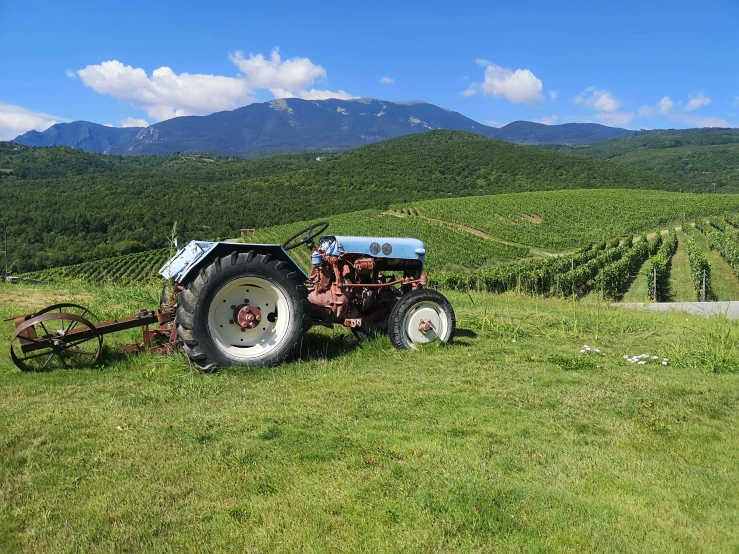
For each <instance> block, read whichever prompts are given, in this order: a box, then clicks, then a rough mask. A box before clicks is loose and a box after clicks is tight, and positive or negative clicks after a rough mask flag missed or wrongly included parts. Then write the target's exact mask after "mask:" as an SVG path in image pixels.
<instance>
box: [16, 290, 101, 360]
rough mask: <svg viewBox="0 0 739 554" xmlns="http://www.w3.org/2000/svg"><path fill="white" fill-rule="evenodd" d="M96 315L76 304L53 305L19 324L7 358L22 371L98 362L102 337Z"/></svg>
mask: <svg viewBox="0 0 739 554" xmlns="http://www.w3.org/2000/svg"><path fill="white" fill-rule="evenodd" d="M91 320H95V321H96V322H97V321H98V319H97V317H96V316H95V314H93V313H92V312H90V310H88V309H87V308H85V307H83V306H79V305H77V304H68V303H64V304H55V305H53V306H49V307H48V308H44V309H43V310H40V311H39V312H37V313H35V314H34V315H33V316H32V317H31V318H30V319H27V320H26V321H23V322H22V323H20V324H19V325H18V326H17V327H16V329H15V332H14V333H13V336H12V338H11V341H10V357H11V358H12V360H13V363H15V365H16V366H17V367H18V369H20V370H21V371H50V370H52V369H59V368H68V367H80V366H89V365H92V364H94V363H95V362H96V361H97V358H98V356H99V355H100V352H101V350H102V346H103V336H102V335H101V334H100V333H99V332H98V330H97V329H96V327H95V324H94V323H93V322H92V321H91Z"/></svg>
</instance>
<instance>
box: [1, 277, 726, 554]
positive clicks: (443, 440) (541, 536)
mask: <svg viewBox="0 0 739 554" xmlns="http://www.w3.org/2000/svg"><path fill="white" fill-rule="evenodd" d="M450 296H451V300H452V302H453V304H454V305H455V308H456V310H457V314H458V318H459V319H458V321H459V323H458V325H459V328H460V333H459V336H458V341H457V343H456V345H454V346H452V347H448V348H440V347H436V348H428V349H423V350H421V351H418V352H394V351H392V350H391V349H390V345H389V341H388V340H387V339H386V338H379V339H376V340H375V341H373V342H370V343H368V344H366V345H364V346H361V347H359V346H357V345H356V344H355V343H354V341H353V339H351V338H350V336H349V335H348V334H347V333H346V332H345V331H344V330H335V331H323V332H320V331H312V332H311V334H310V339H309V340H308V341H307V343H306V345H305V348H304V354H305V358H304V360H303V361H302V362H295V363H291V364H286V365H284V366H282V367H279V368H276V369H261V370H256V369H255V370H248V369H231V370H228V371H224V372H221V373H219V374H216V375H201V374H198V373H194V374H193V373H190V372H189V371H188V366H187V363H186V361H185V360H184V359H183V358H182V357H181V356H175V357H169V358H150V357H148V356H138V357H113V356H110V355H109V362H108V366H107V367H105V368H104V369H102V370H95V371H84V370H82V371H80V370H77V371H74V370H72V371H64V372H54V373H49V374H22V373H20V372H18V371H17V370H16V369H15V368H14V366H12V364H11V363H10V361H9V360H8V358H7V354H5V353H2V354H0V425H1V426H2V428H3V433H2V435H1V436H0V444H1V447H0V512H2V513H3V514H4V517H3V518H0V550H5V551H9V550H10V551H12V550H13V549H15V548H17V549H19V550H24V551H43V552H73V551H92V550H96V551H165V550H170V551H178V552H184V551H198V552H203V551H233V552H243V551H251V550H254V551H269V552H295V551H299V550H301V551H315V552H337V551H346V552H358V551H359V552H362V551H366V552H376V551H398V550H409V551H436V550H439V551H444V552H471V551H480V552H491V551H501V550H506V551H555V552H556V551H569V552H572V551H578V552H585V551H620V552H650V553H652V552H675V551H689V552H715V551H730V550H732V549H736V548H737V546H739V530H738V528H737V526H736V514H737V512H738V511H739V435H737V431H736V429H737V428H739V415H737V414H739V411H738V410H737V408H738V407H739V405H738V400H737V395H736V390H737V387H739V373H733V374H725V373H724V374H714V373H712V369H727V368H728V366H729V365H730V364H734V367H735V366H736V360H737V359H739V324H738V323H737V322H734V323H729V322H726V321H722V320H715V319H714V320H710V321H707V320H704V319H700V318H698V317H694V316H687V315H685V314H654V313H641V312H628V311H621V310H616V309H613V308H608V307H606V306H603V305H599V304H595V305H589V306H586V305H581V304H572V303H568V302H565V301H555V300H547V301H542V300H535V299H529V298H520V297H516V296H508V295H504V296H497V297H496V296H487V295H478V294H473V295H466V294H464V295H462V294H453V295H450ZM0 298H2V302H0V317H8V316H10V315H14V314H15V313H18V312H24V311H27V309H28V308H31V307H40V306H43V305H45V304H48V303H51V302H53V301H55V300H61V299H65V300H77V301H79V302H81V303H84V304H87V305H90V306H91V307H92V308H93V309H94V310H95V311H98V312H100V314H99V315H101V316H103V317H108V316H111V315H124V314H128V313H131V312H132V311H134V310H136V309H138V308H140V307H141V306H142V305H149V304H151V305H154V304H155V303H156V299H157V292H156V290H151V291H148V290H143V289H120V288H119V289H114V288H106V289H99V290H95V289H76V290H70V291H57V290H54V289H47V288H43V287H41V288H30V287H23V286H20V287H10V286H8V285H0ZM534 314H536V315H535V316H534ZM10 332H11V324H10V323H8V322H5V323H2V324H0V334H2V335H3V336H8V335H9V334H10ZM720 334H725V336H726V340H725V341H724V345H725V346H724V348H723V349H722V350H720V349H717V348H715V347H713V345H714V344H715V342H716V340H717V337H718V336H719V335H720ZM123 335H124V336H122V337H120V336H118V335H115V336H111V337H110V338H111V344H112V345H115V344H119V343H120V341H126V340H132V339H133V338H134V336H135V335H134V334H133V332H131V333H130V334H128V335H127V334H126V333H123ZM126 335H127V336H126ZM514 340H515V342H514ZM116 341H118V342H116ZM585 343H587V344H589V345H591V346H592V347H596V346H597V347H600V348H602V349H604V351H605V352H606V353H607V355H606V356H605V357H603V358H585V357H583V356H582V355H581V354H579V350H580V348H581V347H582V345H583V344H585ZM625 353H628V354H640V353H649V354H655V355H659V356H668V357H670V359H671V365H670V366H668V367H663V366H661V365H651V364H650V365H644V366H638V365H632V364H627V363H626V362H625V361H624V360H623V358H622V357H621V355H622V354H625ZM735 369H737V368H736V367H735Z"/></svg>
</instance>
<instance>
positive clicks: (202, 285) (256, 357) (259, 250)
mask: <svg viewBox="0 0 739 554" xmlns="http://www.w3.org/2000/svg"><path fill="white" fill-rule="evenodd" d="M328 226H329V224H328V222H325V221H323V222H320V223H316V224H314V225H311V226H310V227H308V228H306V229H303V230H301V231H300V232H298V233H296V234H295V235H293V236H292V237H290V238H289V239H288V240H287V241H285V243H283V244H282V245H279V244H245V243H237V242H204V241H192V242H190V243H189V244H187V245H186V246H185V247H184V248H182V249H180V250H179V251H178V252H177V253H176V254H175V255H174V256H173V257H172V258H171V259H170V260H168V261H167V262H166V263H165V264H164V265H163V266H162V268H161V269H160V270H159V273H160V275H162V276H163V277H164V278H165V279H168V280H171V281H172V282H173V283H174V289H173V292H172V294H171V295H168V299H167V298H165V300H164V301H163V302H162V304H161V306H160V308H159V309H156V310H142V311H141V312H138V313H137V314H135V315H134V316H130V317H128V318H120V319H117V320H113V321H108V322H103V323H97V322H95V321H93V319H94V316H93V315H92V314H91V313H90V311H89V310H87V309H85V308H82V307H81V306H76V305H74V304H59V305H55V306H51V307H49V308H45V309H44V310H41V311H40V312H37V313H35V314H26V315H24V316H18V317H17V318H14V319H15V322H16V330H15V333H14V334H13V337H12V340H11V356H12V358H13V361H14V362H15V363H16V365H18V367H20V368H21V369H25V370H29V369H31V370H34V369H35V370H38V369H42V368H40V367H39V366H40V365H41V363H44V366H43V368H46V367H48V364H49V363H50V360H51V359H53V358H54V356H57V357H58V358H59V359H60V360H61V362H62V363H63V364H64V365H65V366H66V365H67V363H66V360H74V361H91V360H94V359H97V356H98V355H99V353H100V348H101V346H102V335H104V334H107V333H111V332H115V331H117V330H121V329H124V328H126V329H128V328H132V327H136V326H140V327H143V328H144V331H143V334H144V340H143V343H142V344H139V345H130V346H129V347H124V351H135V350H143V349H148V350H153V351H160V352H161V351H171V350H173V349H174V348H175V347H176V345H177V344H178V343H180V344H181V345H182V348H183V350H184V352H185V353H186V354H187V356H188V357H189V358H190V360H191V361H192V362H193V363H194V364H195V365H196V366H197V367H198V368H199V369H200V370H202V371H206V372H209V371H213V370H215V369H217V368H222V367H228V366H235V365H249V366H270V365H276V364H279V363H282V362H283V361H284V360H286V359H287V358H289V357H291V356H295V355H297V354H299V352H300V349H301V346H302V343H303V339H304V337H305V334H306V332H307V331H308V329H309V328H310V327H311V326H313V325H321V326H325V327H333V326H334V325H343V326H345V327H348V328H350V329H351V330H352V332H353V333H354V335H355V336H356V337H357V338H358V339H359V340H364V339H366V338H367V337H369V336H370V335H372V334H373V333H378V332H384V331H386V332H387V333H388V334H389V336H390V341H391V342H392V344H393V346H394V347H395V348H397V349H401V350H404V349H411V348H416V347H417V346H418V345H422V344H427V343H430V342H434V341H442V342H445V343H449V342H451V341H452V339H453V337H454V332H455V328H456V319H455V315H454V309H453V308H452V306H451V304H450V303H449V301H448V300H447V299H446V298H445V297H444V296H443V295H442V294H440V293H439V292H437V291H436V290H433V289H430V288H426V287H427V285H428V279H427V277H426V275H425V274H424V273H423V267H424V260H425V257H426V247H425V245H424V243H423V242H421V241H420V240H417V239H410V238H385V237H354V236H339V235H327V234H324V233H325V232H326V230H327V229H328ZM316 239H317V240H318V242H317V244H316V242H315V241H316ZM303 245H305V246H306V247H307V248H308V249H309V250H310V260H311V266H312V267H311V271H310V274H306V273H305V272H304V271H303V269H302V268H301V267H300V266H299V265H298V264H297V263H296V262H295V260H294V259H293V257H292V256H291V255H290V251H291V250H293V249H295V248H298V247H300V246H303ZM55 323H56V325H55ZM155 323H158V324H159V329H154V330H149V327H148V326H149V325H151V324H155ZM58 326H61V328H60V329H58V330H57V329H56V327H58ZM49 327H52V329H53V331H49V330H48V329H49ZM162 343H164V344H162ZM86 345H87V346H86ZM89 345H91V346H89ZM47 355H48V358H47Z"/></svg>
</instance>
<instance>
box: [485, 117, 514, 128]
mask: <svg viewBox="0 0 739 554" xmlns="http://www.w3.org/2000/svg"><path fill="white" fill-rule="evenodd" d="M485 125H490V126H491V127H505V126H506V125H508V124H507V123H501V122H500V121H494V120H492V119H486V120H485Z"/></svg>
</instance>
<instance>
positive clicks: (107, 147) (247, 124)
mask: <svg viewBox="0 0 739 554" xmlns="http://www.w3.org/2000/svg"><path fill="white" fill-rule="evenodd" d="M434 129H448V130H456V131H469V132H473V133H477V134H480V135H483V136H486V137H488V138H493V139H498V140H505V141H508V142H515V143H519V144H588V143H592V142H597V141H601V140H605V139H609V138H613V137H618V136H621V135H624V134H627V133H630V131H628V130H626V129H619V128H614V127H606V126H604V125H599V124H596V123H566V124H563V125H543V124H541V123H533V122H529V121H514V122H513V123H509V124H508V125H505V126H504V127H501V128H496V127H490V126H488V125H483V124H481V123H478V122H476V121H474V120H472V119H470V118H468V117H465V116H463V115H462V114H460V113H457V112H455V111H452V110H447V109H444V108H440V107H438V106H435V105H433V104H429V103H427V102H392V101H388V100H377V99H357V100H337V99H331V100H301V99H299V98H289V99H277V100H272V101H269V102H264V103H257V104H250V105H248V106H244V107H242V108H238V109H235V110H232V111H224V112H217V113H213V114H210V115H205V116H185V117H176V118H174V119H169V120H167V121H162V122H160V123H155V124H154V125H151V126H149V127H129V128H117V127H109V126H106V125H99V124H96V123H90V122H88V121H74V122H72V123H57V124H55V125H52V126H51V127H49V128H48V129H47V130H45V131H41V132H39V131H29V132H27V133H24V134H22V135H20V136H18V137H17V138H16V139H15V140H14V142H17V143H19V144H23V145H27V146H70V147H72V148H81V149H82V150H84V151H86V152H101V153H105V154H119V155H124V156H130V155H140V154H162V155H167V154H173V153H175V152H181V153H195V152H210V153H214V154H222V155H249V154H254V153H278V152H301V151H337V150H348V149H350V148H355V147H357V146H363V145H366V144H370V143H373V142H379V141H382V140H387V139H391V138H395V137H399V136H403V135H409V134H414V133H420V132H424V131H429V130H434Z"/></svg>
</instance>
